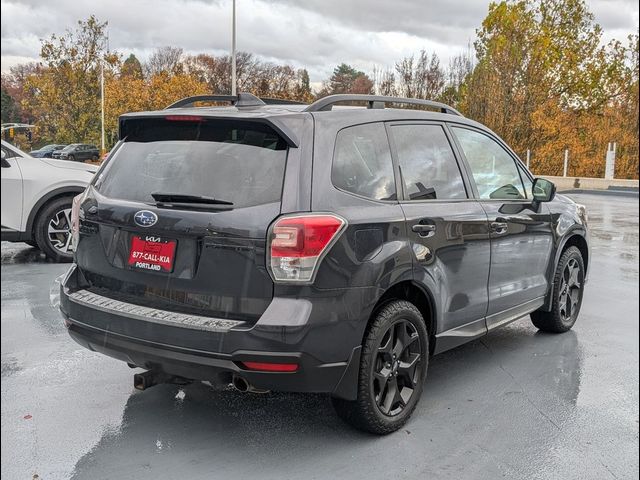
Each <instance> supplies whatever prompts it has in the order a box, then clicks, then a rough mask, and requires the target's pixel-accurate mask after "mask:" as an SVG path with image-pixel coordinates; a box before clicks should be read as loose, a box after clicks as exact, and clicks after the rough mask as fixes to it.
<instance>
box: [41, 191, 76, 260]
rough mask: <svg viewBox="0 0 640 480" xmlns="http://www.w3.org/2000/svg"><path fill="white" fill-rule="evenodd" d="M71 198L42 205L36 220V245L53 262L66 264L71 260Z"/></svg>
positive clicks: (57, 199)
mask: <svg viewBox="0 0 640 480" xmlns="http://www.w3.org/2000/svg"><path fill="white" fill-rule="evenodd" d="M72 198H73V197H60V198H56V199H54V200H51V201H50V202H49V203H47V204H45V205H44V207H43V208H42V210H40V213H39V214H38V217H37V218H36V222H35V235H34V236H35V239H36V243H37V244H38V247H39V248H40V250H42V252H43V253H44V254H45V255H46V256H47V257H48V258H50V259H52V260H54V261H55V262H60V263H66V262H70V261H71V260H73V252H72V251H71V250H70V249H69V247H70V245H71V230H70V227H71V225H70V221H71V202H72ZM50 227H51V228H50ZM57 230H58V232H56V231H57Z"/></svg>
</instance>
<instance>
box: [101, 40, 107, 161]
mask: <svg viewBox="0 0 640 480" xmlns="http://www.w3.org/2000/svg"><path fill="white" fill-rule="evenodd" d="M104 41H105V45H103V46H106V49H105V50H106V52H103V53H102V57H101V58H100V157H102V155H104V154H105V148H104V147H105V142H104V56H105V54H106V53H108V52H109V33H108V32H107V34H106V35H105V39H104Z"/></svg>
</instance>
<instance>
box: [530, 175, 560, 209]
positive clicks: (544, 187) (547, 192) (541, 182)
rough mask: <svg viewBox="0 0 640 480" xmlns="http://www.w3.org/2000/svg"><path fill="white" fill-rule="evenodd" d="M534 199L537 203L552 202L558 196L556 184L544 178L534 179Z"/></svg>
mask: <svg viewBox="0 0 640 480" xmlns="http://www.w3.org/2000/svg"><path fill="white" fill-rule="evenodd" d="M532 190H533V201H534V202H536V203H542V202H550V201H551V200H553V198H554V197H555V196H556V186H555V185H554V183H553V182H550V181H549V180H546V179H544V178H536V179H535V180H534V181H533V188H532Z"/></svg>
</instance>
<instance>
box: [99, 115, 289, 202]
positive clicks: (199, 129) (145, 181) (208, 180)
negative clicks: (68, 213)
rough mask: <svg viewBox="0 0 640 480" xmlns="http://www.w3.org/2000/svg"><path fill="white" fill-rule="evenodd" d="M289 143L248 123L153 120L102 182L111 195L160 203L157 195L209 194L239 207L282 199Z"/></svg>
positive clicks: (112, 160) (118, 157)
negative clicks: (156, 197) (154, 195)
mask: <svg viewBox="0 0 640 480" xmlns="http://www.w3.org/2000/svg"><path fill="white" fill-rule="evenodd" d="M286 148H287V147H286V143H285V142H284V140H283V139H282V138H280V137H279V136H278V135H277V134H276V133H275V132H274V131H273V130H272V129H271V128H269V127H267V126H264V125H260V124H247V123H246V122H244V124H243V122H228V121H208V122H197V123H196V122H183V121H178V122H171V121H165V120H164V119H148V120H147V121H146V122H145V128H141V129H139V130H138V131H135V132H133V133H132V134H130V136H129V137H128V138H127V139H126V140H125V142H124V143H123V144H122V145H121V146H120V148H118V149H117V150H116V151H115V152H114V155H113V156H112V157H111V158H110V159H109V163H108V164H107V165H106V167H105V170H104V172H103V173H102V174H101V175H100V177H99V178H98V179H97V180H96V183H95V187H96V188H97V189H98V191H99V192H100V193H101V194H102V195H105V196H107V197H110V198H119V199H123V200H132V201H140V202H145V203H155V202H156V199H154V197H153V196H152V194H167V195H168V194H174V195H190V196H203V197H209V198H214V199H217V200H224V201H226V202H232V203H233V205H234V207H235V208H241V207H248V206H253V205H262V204H266V203H272V202H279V201H280V198H281V194H282V182H283V177H284V168H285V162H286V155H287V149H286Z"/></svg>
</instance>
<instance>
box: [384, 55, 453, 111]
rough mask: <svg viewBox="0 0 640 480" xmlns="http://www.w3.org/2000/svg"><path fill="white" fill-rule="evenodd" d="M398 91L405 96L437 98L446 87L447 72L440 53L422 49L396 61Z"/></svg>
mask: <svg viewBox="0 0 640 480" xmlns="http://www.w3.org/2000/svg"><path fill="white" fill-rule="evenodd" d="M395 68H396V72H397V74H398V86H397V88H398V92H399V94H400V95H401V96H403V97H408V98H426V99H430V100H437V99H438V98H439V97H440V96H441V94H442V91H443V90H444V87H445V80H446V77H445V72H444V70H443V69H442V68H441V67H440V59H439V58H438V55H436V54H435V53H432V54H431V55H429V54H428V53H427V52H426V51H425V50H421V51H420V53H419V54H418V56H417V58H416V57H415V56H413V55H411V56H410V57H405V58H403V59H402V60H400V61H399V62H397V63H396V66H395Z"/></svg>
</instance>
